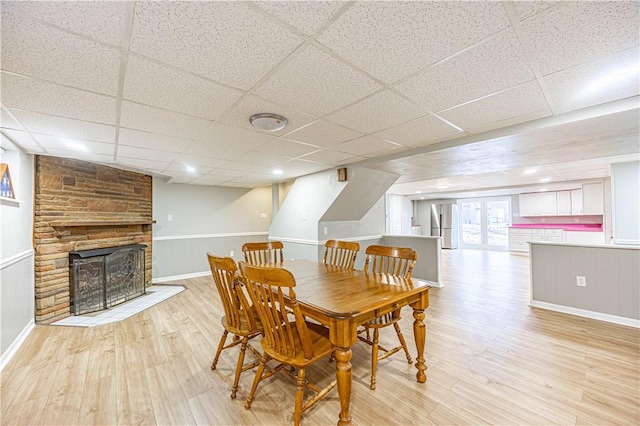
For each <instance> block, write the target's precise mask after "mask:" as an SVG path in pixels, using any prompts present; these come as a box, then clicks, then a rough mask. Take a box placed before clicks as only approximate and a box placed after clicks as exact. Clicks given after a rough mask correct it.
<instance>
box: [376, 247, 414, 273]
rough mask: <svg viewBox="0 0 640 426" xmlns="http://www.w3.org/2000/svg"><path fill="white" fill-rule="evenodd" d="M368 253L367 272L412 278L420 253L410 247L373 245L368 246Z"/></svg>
mask: <svg viewBox="0 0 640 426" xmlns="http://www.w3.org/2000/svg"><path fill="white" fill-rule="evenodd" d="M366 254H367V258H366V260H365V263H364V271H365V272H376V273H381V274H389V275H394V276H397V277H401V278H411V272H412V271H413V265H414V264H415V262H416V260H417V259H418V253H416V251H415V250H414V249H412V248H408V247H389V246H378V245H372V246H369V247H367V250H366Z"/></svg>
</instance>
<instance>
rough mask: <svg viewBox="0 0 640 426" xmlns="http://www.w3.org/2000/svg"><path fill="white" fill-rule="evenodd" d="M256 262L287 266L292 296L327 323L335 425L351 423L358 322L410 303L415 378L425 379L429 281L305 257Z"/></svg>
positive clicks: (307, 312)
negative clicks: (292, 283)
mask: <svg viewBox="0 0 640 426" xmlns="http://www.w3.org/2000/svg"><path fill="white" fill-rule="evenodd" d="M261 266H270V267H279V268H285V269H287V270H289V271H290V272H291V273H292V274H293V276H294V277H295V280H296V287H295V292H296V298H297V300H298V304H299V305H300V308H301V309H302V313H303V314H304V315H305V316H307V317H308V318H312V319H314V320H316V321H318V322H319V323H321V324H323V325H325V326H327V327H328V328H329V338H330V339H331V342H332V343H333V344H334V345H335V346H336V350H335V360H336V379H337V382H338V395H339V397H340V414H339V420H338V425H351V424H353V422H352V419H351V412H350V410H349V406H350V402H351V384H352V370H351V368H352V367H351V356H352V353H351V346H353V344H354V343H355V342H356V340H357V339H358V334H357V331H356V330H357V327H358V325H362V324H364V323H365V322H367V321H370V320H372V319H374V318H376V317H378V316H380V315H382V314H385V313H387V312H391V311H394V310H396V309H398V308H400V307H402V306H406V305H409V306H411V307H412V308H413V318H414V322H413V334H414V337H415V342H416V349H417V351H418V354H417V358H416V363H415V366H416V368H417V370H418V372H417V373H416V378H417V381H418V382H419V383H424V382H426V380H427V375H426V373H425V371H426V369H427V366H426V365H425V362H424V345H425V339H426V328H425V325H424V316H425V314H424V310H425V309H426V308H427V307H428V306H429V289H430V288H431V285H430V284H429V283H428V282H426V281H423V280H419V279H415V278H413V279H404V278H399V277H394V276H390V275H386V274H374V273H365V272H364V271H359V270H347V269H342V268H339V267H336V266H332V265H325V264H324V263H321V262H314V261H310V260H288V261H284V262H275V263H268V264H264V265H261Z"/></svg>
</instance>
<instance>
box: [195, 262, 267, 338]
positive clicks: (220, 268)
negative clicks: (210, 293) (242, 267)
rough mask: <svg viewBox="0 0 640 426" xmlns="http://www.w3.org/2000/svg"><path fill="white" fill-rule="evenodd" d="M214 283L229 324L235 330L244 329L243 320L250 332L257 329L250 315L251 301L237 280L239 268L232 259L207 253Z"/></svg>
mask: <svg viewBox="0 0 640 426" xmlns="http://www.w3.org/2000/svg"><path fill="white" fill-rule="evenodd" d="M207 258H208V259H209V266H210V267H211V274H212V275H213V281H214V283H215V285H216V289H217V290H218V294H219V295H220V300H221V301H222V307H223V308H224V314H225V316H226V320H227V324H228V325H229V326H230V327H233V328H235V329H240V328H242V319H244V320H245V321H246V322H245V324H248V325H249V329H250V330H254V329H256V328H257V324H256V321H255V318H254V317H253V315H251V314H250V312H251V310H250V306H249V301H248V300H247V298H246V296H245V295H244V292H243V291H242V286H241V285H240V284H239V283H238V281H237V280H236V272H237V271H238V267H237V265H236V261H235V260H233V258H231V257H216V256H214V255H212V254H211V253H207ZM242 317H244V318H242Z"/></svg>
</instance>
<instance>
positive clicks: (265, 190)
mask: <svg viewBox="0 0 640 426" xmlns="http://www.w3.org/2000/svg"><path fill="white" fill-rule="evenodd" d="M271 211H272V210H271V187H262V188H256V189H252V190H249V189H242V188H224V187H213V186H198V185H182V184H169V183H166V182H165V181H164V180H162V179H154V180H153V218H154V219H155V220H156V224H155V225H153V281H154V282H160V281H164V280H167V279H172V278H174V279H177V278H181V277H187V276H196V275H202V274H207V273H209V265H208V263H207V258H206V253H207V252H212V253H213V254H217V255H220V256H228V255H229V254H230V252H231V251H233V252H234V258H235V259H236V260H242V252H241V247H242V244H244V243H245V242H249V241H266V240H267V238H268V230H269V224H270V222H271ZM169 215H171V219H172V220H169Z"/></svg>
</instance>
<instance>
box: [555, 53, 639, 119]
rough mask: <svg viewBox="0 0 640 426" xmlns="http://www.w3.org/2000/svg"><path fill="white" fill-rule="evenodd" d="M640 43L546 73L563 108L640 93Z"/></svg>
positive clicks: (556, 102) (561, 110)
mask: <svg viewBox="0 0 640 426" xmlns="http://www.w3.org/2000/svg"><path fill="white" fill-rule="evenodd" d="M638 58H640V51H639V49H638V47H637V46H636V47H633V48H631V49H628V50H625V51H623V52H620V53H616V54H614V55H611V56H607V57H606V58H602V59H596V60H594V61H591V62H588V63H586V64H583V65H579V66H577V67H573V68H569V69H567V70H564V71H560V72H557V73H554V74H550V75H548V76H546V77H544V80H545V82H546V84H547V88H548V89H549V93H550V94H551V98H552V99H553V101H554V104H555V106H556V107H557V109H558V111H559V112H561V113H562V112H566V111H573V110H576V109H579V108H584V107H588V106H591V105H598V104H603V103H606V102H609V101H614V100H616V99H624V98H628V97H631V96H636V95H638V94H639V93H640V91H639V81H640V69H639V68H638Z"/></svg>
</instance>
